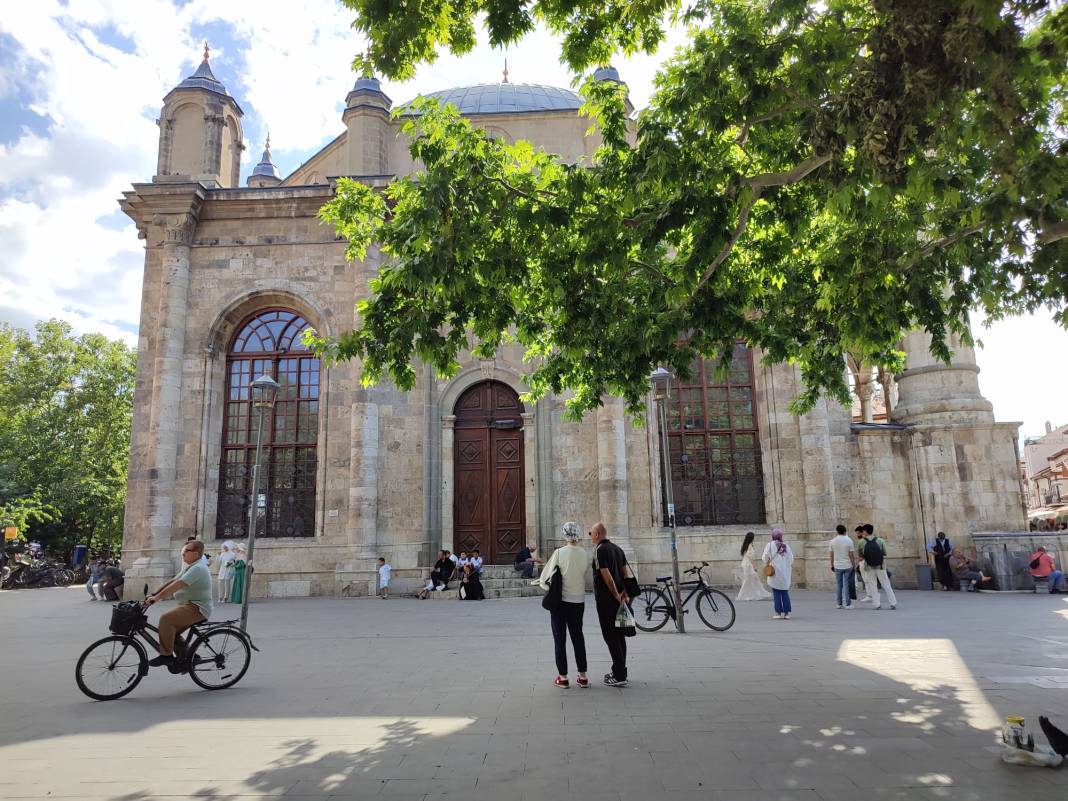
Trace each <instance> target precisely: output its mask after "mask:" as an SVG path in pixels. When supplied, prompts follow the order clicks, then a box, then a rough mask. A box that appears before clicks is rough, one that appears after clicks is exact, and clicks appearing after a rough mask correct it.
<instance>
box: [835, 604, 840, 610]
mask: <svg viewBox="0 0 1068 801" xmlns="http://www.w3.org/2000/svg"><path fill="white" fill-rule="evenodd" d="M834 608H835V609H841V608H842V605H841V604H835V605H834Z"/></svg>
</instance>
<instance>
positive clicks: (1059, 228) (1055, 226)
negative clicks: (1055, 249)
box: [1037, 222, 1068, 245]
mask: <svg viewBox="0 0 1068 801" xmlns="http://www.w3.org/2000/svg"><path fill="white" fill-rule="evenodd" d="M1037 239H1038V243H1039V244H1040V245H1052V244H1053V243H1054V242H1058V241H1060V240H1061V239H1068V222H1059V223H1050V224H1049V225H1047V226H1043V228H1042V230H1041V231H1039V232H1038V237H1037Z"/></svg>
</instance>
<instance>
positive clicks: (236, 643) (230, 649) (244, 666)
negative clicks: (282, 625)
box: [189, 626, 252, 690]
mask: <svg viewBox="0 0 1068 801" xmlns="http://www.w3.org/2000/svg"><path fill="white" fill-rule="evenodd" d="M251 661H252V649H251V648H249V646H248V639H247V638H246V637H245V635H244V634H242V633H241V631H240V630H239V629H234V628H230V627H229V626H226V627H225V628H218V629H212V630H210V631H208V632H206V633H205V634H202V635H201V636H200V638H199V639H198V640H197V641H196V643H195V644H194V645H193V652H192V653H191V654H190V655H189V676H190V677H191V678H192V679H193V681H195V682H196V683H197V684H199V685H200V686H201V687H203V688H204V689H205V690H225V689H226V688H227V687H233V686H234V685H235V684H237V683H238V682H239V681H241V677H242V676H244V675H245V671H247V670H248V666H249V663H250V662H251Z"/></svg>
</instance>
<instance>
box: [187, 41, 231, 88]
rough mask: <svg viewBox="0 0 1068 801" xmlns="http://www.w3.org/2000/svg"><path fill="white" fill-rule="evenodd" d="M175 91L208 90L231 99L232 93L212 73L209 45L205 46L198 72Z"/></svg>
mask: <svg viewBox="0 0 1068 801" xmlns="http://www.w3.org/2000/svg"><path fill="white" fill-rule="evenodd" d="M175 89H207V90H208V91H209V92H215V93H217V94H220V95H226V96H227V97H230V93H229V92H227V91H226V87H225V86H223V85H222V84H221V83H219V79H218V78H216V77H215V74H214V73H213V72H212V71H211V65H210V64H208V46H207V45H204V60H203V61H201V62H200V66H199V67H197V71H196V72H194V73H193V74H192V75H190V76H189V77H188V78H186V79H185V80H184V81H182V82H181V83H180V84H178V85H177V86H176V87H175Z"/></svg>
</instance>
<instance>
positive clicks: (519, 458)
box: [453, 381, 526, 565]
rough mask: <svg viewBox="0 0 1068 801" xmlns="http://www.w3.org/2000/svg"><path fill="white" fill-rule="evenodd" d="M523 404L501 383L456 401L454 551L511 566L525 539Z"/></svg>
mask: <svg viewBox="0 0 1068 801" xmlns="http://www.w3.org/2000/svg"><path fill="white" fill-rule="evenodd" d="M522 413H523V404H522V402H521V401H520V400H519V396H518V395H517V394H516V393H515V391H514V390H513V389H512V388H511V387H509V386H508V385H506V384H501V383H499V382H497V381H485V382H483V383H481V384H476V385H475V386H473V387H471V388H470V389H468V390H467V391H466V392H464V394H463V395H461V396H460V399H459V400H458V401H457V402H456V409H455V414H456V428H455V435H454V439H453V453H454V468H453V470H454V484H453V486H454V487H455V495H454V505H453V550H454V551H455V552H456V553H459V552H460V551H468V552H470V551H472V550H474V549H475V548H478V549H479V550H480V551H481V552H482V558H483V559H484V560H485V562H486V564H498V565H500V564H510V563H511V562H512V561H513V560H514V558H515V555H516V554H517V553H518V552H519V549H520V548H522V547H523V545H524V544H525V542H526V535H525V533H524V531H525V519H526V514H525V510H524V503H523V499H524V493H523V417H522Z"/></svg>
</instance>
